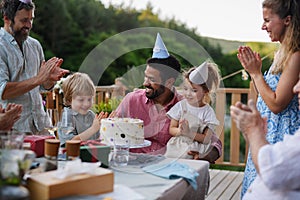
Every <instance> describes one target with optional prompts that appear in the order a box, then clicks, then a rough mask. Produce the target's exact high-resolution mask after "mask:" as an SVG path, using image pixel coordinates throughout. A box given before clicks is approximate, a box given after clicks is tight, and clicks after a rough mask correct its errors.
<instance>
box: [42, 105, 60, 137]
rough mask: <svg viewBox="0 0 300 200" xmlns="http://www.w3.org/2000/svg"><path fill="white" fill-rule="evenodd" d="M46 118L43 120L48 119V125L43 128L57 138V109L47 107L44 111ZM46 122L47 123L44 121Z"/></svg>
mask: <svg viewBox="0 0 300 200" xmlns="http://www.w3.org/2000/svg"><path fill="white" fill-rule="evenodd" d="M46 113H47V115H48V118H45V120H50V125H49V126H47V125H46V126H45V130H47V131H48V132H49V133H50V135H53V136H55V137H56V138H57V122H58V120H59V117H58V110H57V109H47V111H46ZM44 124H48V123H44Z"/></svg>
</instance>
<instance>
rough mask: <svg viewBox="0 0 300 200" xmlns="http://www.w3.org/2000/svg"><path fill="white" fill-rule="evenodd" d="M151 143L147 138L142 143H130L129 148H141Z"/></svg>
mask: <svg viewBox="0 0 300 200" xmlns="http://www.w3.org/2000/svg"><path fill="white" fill-rule="evenodd" d="M150 145H151V141H149V140H144V143H142V144H134V145H130V147H129V148H130V149H137V148H143V147H148V146H150Z"/></svg>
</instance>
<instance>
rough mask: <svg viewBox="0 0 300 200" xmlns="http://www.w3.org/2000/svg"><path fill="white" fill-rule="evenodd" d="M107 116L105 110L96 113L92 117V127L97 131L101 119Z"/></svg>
mask: <svg viewBox="0 0 300 200" xmlns="http://www.w3.org/2000/svg"><path fill="white" fill-rule="evenodd" d="M107 117H108V113H107V112H103V111H102V112H100V113H99V114H97V115H96V116H95V118H94V121H93V124H92V127H93V128H94V129H95V130H96V131H98V130H99V129H100V125H101V119H104V118H107Z"/></svg>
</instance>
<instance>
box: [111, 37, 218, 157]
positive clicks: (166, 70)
mask: <svg viewBox="0 0 300 200" xmlns="http://www.w3.org/2000/svg"><path fill="white" fill-rule="evenodd" d="M180 71H181V65H180V63H179V61H178V60H177V59H176V58H175V57H174V56H172V55H170V54H169V53H168V50H167V49H166V47H165V45H164V43H163V41H162V39H161V37H160V35H159V34H157V38H156V42H155V46H154V49H153V55H152V58H149V59H148V60H147V66H146V70H145V76H144V83H143V86H144V87H145V89H138V90H135V91H134V92H131V93H129V94H127V95H126V96H125V98H124V99H123V101H122V102H121V104H120V105H119V106H118V108H117V110H116V111H115V113H114V115H115V116H117V117H130V118H138V119H141V120H143V121H144V131H145V134H144V135H145V139H146V140H149V141H151V145H150V146H148V147H143V148H137V149H131V152H135V153H149V154H164V153H165V151H166V144H167V142H168V141H169V139H170V138H171V137H172V136H171V135H170V134H169V126H170V119H169V118H168V117H167V115H166V113H167V112H168V111H169V110H170V109H171V107H172V106H174V105H175V104H176V103H177V102H178V101H180V100H182V98H183V97H182V96H181V95H179V94H178V93H177V91H176V89H175V87H174V83H175V81H176V78H177V76H178V75H179V73H180ZM218 147H220V148H221V147H222V145H221V143H218ZM218 147H216V148H218ZM216 148H215V147H214V148H213V150H212V151H211V153H209V155H208V156H207V158H205V160H208V161H210V162H214V161H215V160H216V159H217V158H218V157H219V156H220V155H219V153H218V152H219V151H218V150H217V149H216ZM220 151H221V149H220ZM190 153H191V155H193V156H194V159H199V156H198V155H199V154H198V153H197V152H190Z"/></svg>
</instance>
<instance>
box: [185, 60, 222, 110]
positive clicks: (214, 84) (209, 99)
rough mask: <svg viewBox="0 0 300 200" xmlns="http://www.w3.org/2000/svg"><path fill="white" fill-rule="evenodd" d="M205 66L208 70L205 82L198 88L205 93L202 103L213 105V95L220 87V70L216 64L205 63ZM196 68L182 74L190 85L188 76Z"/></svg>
mask: <svg viewBox="0 0 300 200" xmlns="http://www.w3.org/2000/svg"><path fill="white" fill-rule="evenodd" d="M206 66H207V69H208V75H207V80H206V82H205V83H203V84H200V86H201V87H202V88H203V89H204V90H205V91H206V92H207V95H206V96H205V99H204V101H205V102H206V103H211V104H212V103H214V101H215V94H216V91H217V89H218V88H219V86H220V81H221V76H220V70H219V67H218V65H217V64H215V63H213V62H211V61H206ZM196 68H197V67H192V68H190V69H189V70H188V71H185V72H183V76H184V78H186V79H187V80H189V82H190V83H192V82H191V81H190V79H189V76H190V74H191V72H192V71H194V70H195V69H196Z"/></svg>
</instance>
